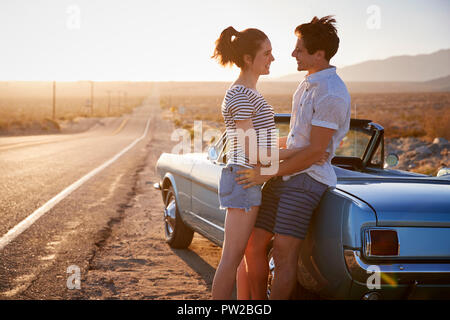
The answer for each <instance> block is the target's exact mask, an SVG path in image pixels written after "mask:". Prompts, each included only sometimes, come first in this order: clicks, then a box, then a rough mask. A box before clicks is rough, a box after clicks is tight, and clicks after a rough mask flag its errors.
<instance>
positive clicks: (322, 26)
mask: <svg viewBox="0 0 450 320" xmlns="http://www.w3.org/2000/svg"><path fill="white" fill-rule="evenodd" d="M335 23H336V20H335V19H334V18H333V16H326V17H323V18H320V19H319V18H317V17H314V18H313V19H312V20H311V22H309V23H304V24H301V25H299V26H298V27H297V28H295V34H296V35H297V36H298V37H300V36H301V38H302V39H303V44H304V46H305V48H306V50H307V51H308V53H309V54H313V53H315V52H316V51H318V50H323V51H324V52H325V59H327V61H330V59H331V58H332V57H333V56H334V55H335V54H336V52H337V50H338V48H339V37H338V36H337V30H336V27H335V26H334V24H335Z"/></svg>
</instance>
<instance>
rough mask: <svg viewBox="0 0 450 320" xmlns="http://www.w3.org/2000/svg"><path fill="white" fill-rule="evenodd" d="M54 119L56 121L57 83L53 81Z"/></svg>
mask: <svg viewBox="0 0 450 320" xmlns="http://www.w3.org/2000/svg"><path fill="white" fill-rule="evenodd" d="M52 119H53V120H56V81H53V115H52Z"/></svg>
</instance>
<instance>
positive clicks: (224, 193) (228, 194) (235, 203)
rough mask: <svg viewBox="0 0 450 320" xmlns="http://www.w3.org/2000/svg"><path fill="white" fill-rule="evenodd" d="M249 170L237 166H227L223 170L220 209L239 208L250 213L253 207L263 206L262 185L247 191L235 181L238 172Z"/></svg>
mask: <svg viewBox="0 0 450 320" xmlns="http://www.w3.org/2000/svg"><path fill="white" fill-rule="evenodd" d="M243 169H247V168H245V167H243V166H240V165H237V164H227V166H226V167H224V168H223V169H222V172H221V174H220V178H219V203H220V209H226V208H238V209H245V211H246V212H248V211H250V209H251V207H254V206H259V205H261V198H262V196H261V185H257V186H253V187H250V188H247V189H244V188H243V186H244V185H243V184H238V183H237V181H236V180H235V179H236V178H237V177H238V175H237V174H236V172H237V171H239V170H243Z"/></svg>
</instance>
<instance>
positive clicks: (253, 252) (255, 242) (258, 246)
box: [245, 228, 273, 300]
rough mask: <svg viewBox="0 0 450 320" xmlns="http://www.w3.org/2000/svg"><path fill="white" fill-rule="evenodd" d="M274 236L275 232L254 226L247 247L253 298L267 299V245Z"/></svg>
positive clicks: (246, 256)
mask: <svg viewBox="0 0 450 320" xmlns="http://www.w3.org/2000/svg"><path fill="white" fill-rule="evenodd" d="M272 237H273V233H271V232H269V231H266V230H264V229H260V228H254V229H253V232H252V234H251V235H250V239H249V240H248V244H247V248H246V249H245V259H246V261H247V267H248V278H249V280H250V281H249V282H250V292H251V297H252V299H253V300H266V299H267V278H268V275H269V261H268V260H267V246H268V245H269V242H270V240H271V239H272Z"/></svg>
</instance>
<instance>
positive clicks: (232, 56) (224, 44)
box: [212, 26, 239, 66]
mask: <svg viewBox="0 0 450 320" xmlns="http://www.w3.org/2000/svg"><path fill="white" fill-rule="evenodd" d="M238 36H239V31H237V30H236V29H234V28H233V27H231V26H230V27H228V28H226V29H225V30H223V31H222V33H221V34H220V37H219V39H217V40H216V48H215V50H214V54H213V56H212V58H214V59H216V60H217V61H218V62H219V63H220V64H221V65H222V66H226V65H228V64H230V65H231V64H233V63H235V61H236V55H237V52H236V49H235V48H234V47H233V40H235V38H236V37H238ZM233 37H234V38H233Z"/></svg>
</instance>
